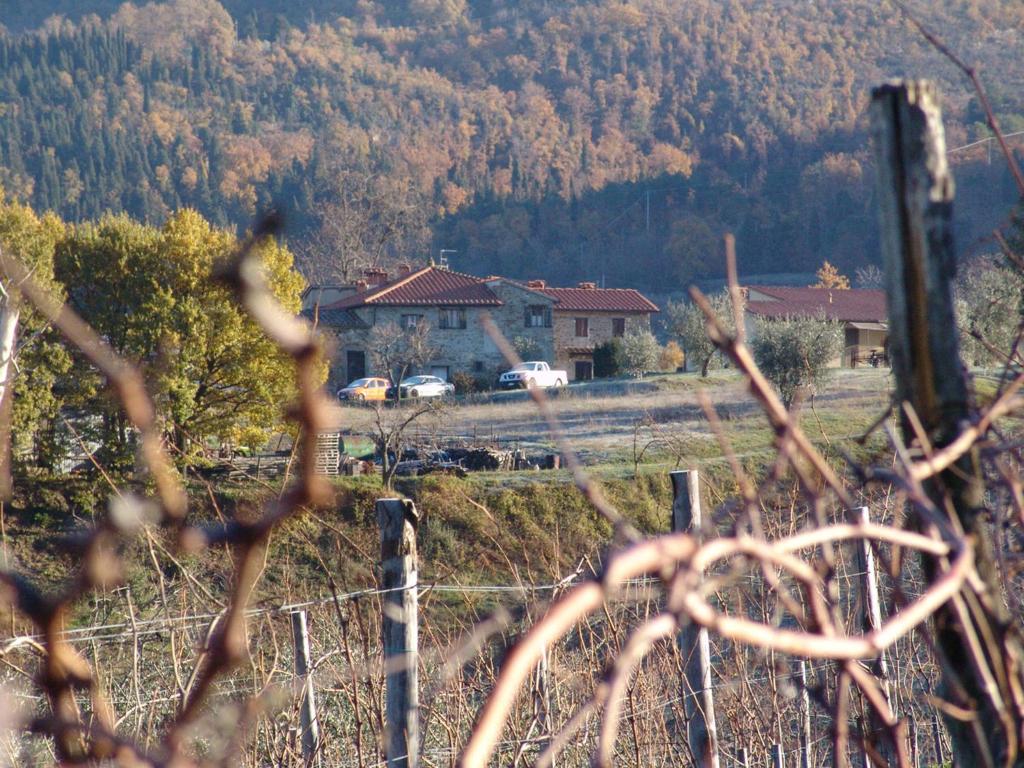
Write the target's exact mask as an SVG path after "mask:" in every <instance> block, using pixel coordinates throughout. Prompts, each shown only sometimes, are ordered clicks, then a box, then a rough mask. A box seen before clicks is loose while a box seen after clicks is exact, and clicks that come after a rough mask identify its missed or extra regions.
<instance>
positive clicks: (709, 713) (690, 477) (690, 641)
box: [669, 469, 720, 768]
mask: <svg viewBox="0 0 1024 768" xmlns="http://www.w3.org/2000/svg"><path fill="white" fill-rule="evenodd" d="M669 476H670V477H671V478H672V530H673V531H674V532H677V533H679V532H688V533H691V534H693V535H694V536H696V537H697V538H698V539H700V538H702V536H701V523H702V520H701V509H700V476H699V474H698V473H697V470H695V469H693V470H680V471H676V472H671V473H669ZM677 642H678V644H679V653H680V654H681V655H682V657H683V664H684V666H683V677H684V680H683V702H684V704H685V706H686V724H687V733H688V737H687V738H688V741H689V744H690V752H691V753H692V754H693V757H694V759H695V760H697V761H698V763H699V764H700V765H701V766H707V768H719V765H720V763H719V758H718V730H717V728H716V725H715V698H714V693H713V691H712V688H711V642H710V640H709V639H708V631H707V629H705V628H704V627H698V626H697V625H695V624H693V623H692V622H690V623H687V624H686V626H685V627H683V629H682V630H681V631H680V632H679V637H678V639H677Z"/></svg>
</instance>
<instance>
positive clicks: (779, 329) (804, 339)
mask: <svg viewBox="0 0 1024 768" xmlns="http://www.w3.org/2000/svg"><path fill="white" fill-rule="evenodd" d="M750 346H751V349H752V351H753V353H754V359H755V360H756V361H757V365H758V367H759V368H760V369H761V372H762V373H763V374H764V375H765V377H766V378H767V379H768V380H769V381H770V382H771V383H772V384H774V385H775V388H776V389H778V390H779V395H780V396H781V397H782V402H783V403H785V405H786V407H787V408H788V407H789V406H790V405H792V404H793V400H794V399H795V398H796V396H797V394H799V393H800V392H801V391H807V392H810V393H811V394H813V393H814V392H815V391H816V390H817V389H818V388H820V387H821V386H822V384H823V383H824V381H825V379H826V378H827V377H828V374H829V371H830V369H829V363H831V362H832V361H833V360H835V359H836V358H837V357H838V356H839V355H840V354H841V352H842V348H843V329H842V326H841V325H840V324H839V323H836V322H832V321H829V320H825V319H824V318H822V317H790V318H780V319H777V320H763V319H759V320H758V321H757V324H756V326H755V334H754V338H753V339H752V340H751V343H750Z"/></svg>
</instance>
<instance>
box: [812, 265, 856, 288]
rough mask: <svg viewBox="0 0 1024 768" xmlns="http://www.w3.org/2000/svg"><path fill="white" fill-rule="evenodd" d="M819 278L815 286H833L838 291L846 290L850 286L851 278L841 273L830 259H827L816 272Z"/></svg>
mask: <svg viewBox="0 0 1024 768" xmlns="http://www.w3.org/2000/svg"><path fill="white" fill-rule="evenodd" d="M815 274H816V275H817V278H818V282H816V283H815V284H814V285H813V286H812V287H813V288H831V289H833V290H836V291H846V290H849V288H850V278H848V277H847V276H846V275H843V274H840V272H839V270H838V269H836V268H835V267H834V266H832V264H830V263H829V262H828V261H825V262H824V263H823V264H822V265H821V267H820V268H819V269H818V271H817V272H816V273H815Z"/></svg>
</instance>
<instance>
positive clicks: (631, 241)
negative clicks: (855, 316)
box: [0, 0, 1024, 285]
mask: <svg viewBox="0 0 1024 768" xmlns="http://www.w3.org/2000/svg"><path fill="white" fill-rule="evenodd" d="M72 5H73V6H74V10H75V11H76V16H75V17H73V18H78V19H81V17H82V12H84V11H86V10H93V11H97V12H99V13H106V14H107V15H106V16H105V17H104V19H103V20H102V21H96V20H95V18H92V19H90V18H85V19H84V20H79V21H71V20H67V19H65V20H64V21H58V20H52V19H51V20H50V21H49V22H48V23H47V25H46V27H45V28H44V29H42V30H39V31H34V32H32V31H28V32H21V33H18V34H8V35H7V36H5V37H3V38H0V111H2V113H3V114H4V115H5V117H6V119H5V120H3V121H0V168H2V171H0V180H2V182H3V185H4V187H5V188H6V189H7V190H8V191H9V192H11V193H13V194H15V195H17V196H20V197H23V198H25V199H27V200H29V201H31V202H32V204H33V205H35V206H36V207H37V208H52V209H56V210H58V211H59V212H60V213H61V214H62V215H63V216H65V217H67V218H71V219H80V218H91V217H96V216H98V215H100V214H101V213H102V212H104V211H106V210H128V211H130V212H131V213H133V214H134V215H136V216H139V217H142V218H145V219H149V220H160V219H162V218H163V217H165V216H166V215H167V213H168V212H169V211H171V210H173V209H175V208H177V207H180V206H182V205H189V206H194V207H197V208H199V209H200V210H201V211H203V212H204V213H205V214H207V215H208V216H210V217H211V218H213V219H214V220H216V221H220V222H234V223H235V224H237V225H239V226H245V225H247V224H248V223H249V222H250V221H251V218H252V216H253V215H254V214H255V212H256V211H258V210H261V209H265V208H267V207H270V206H271V205H274V206H276V207H278V208H281V209H283V210H284V211H285V212H286V213H289V214H290V219H289V220H290V221H291V224H292V227H293V229H292V237H293V238H294V239H296V240H297V241H299V242H300V243H302V244H305V243H306V240H307V239H308V238H309V236H310V235H311V234H313V233H319V235H320V236H319V237H314V238H313V239H312V240H313V242H314V244H315V245H319V248H317V247H313V245H311V246H310V247H309V249H308V250H310V252H311V255H310V260H311V261H312V260H314V257H315V255H316V254H315V252H317V251H319V252H320V253H323V252H327V253H336V252H338V251H339V250H344V251H347V252H353V253H355V254H356V255H358V256H361V257H362V258H364V259H365V258H374V257H376V256H377V253H378V252H380V253H383V254H388V253H390V254H393V255H399V254H401V255H404V256H408V255H409V254H423V255H425V254H426V253H427V252H428V250H427V249H428V247H429V245H430V243H431V242H433V247H434V248H437V247H442V246H443V247H446V248H451V249H454V250H456V251H457V255H456V256H455V257H454V261H455V263H456V266H458V267H460V268H464V269H468V270H472V271H476V272H480V273H485V272H503V273H507V274H510V275H513V276H523V277H525V276H542V277H547V278H549V279H552V280H559V281H568V280H573V279H580V278H583V277H585V276H590V277H597V278H601V277H603V278H605V279H606V280H607V281H608V282H610V283H616V284H639V285H663V284H664V282H665V280H666V279H668V280H670V281H673V282H683V281H687V280H690V279H694V278H700V277H706V276H709V275H714V274H717V273H718V272H719V271H720V266H719V260H718V258H717V242H718V238H719V236H720V234H721V233H722V232H723V231H724V230H726V229H731V230H734V231H736V232H737V234H738V237H739V245H740V253H741V255H742V258H743V263H744V267H745V268H746V269H747V270H749V271H759V272H771V271H776V270H783V269H785V271H800V270H807V269H813V268H814V267H815V266H816V265H817V264H819V263H820V262H821V260H822V258H829V259H831V260H832V261H834V262H838V263H839V264H840V265H841V266H842V267H844V268H845V269H847V270H852V268H853V267H854V266H857V265H858V264H862V263H864V262H865V261H866V260H869V259H870V258H871V254H872V253H874V252H875V251H876V250H877V249H876V248H875V245H874V243H875V235H874V232H875V223H874V220H875V213H874V208H873V205H872V203H871V184H872V172H871V159H870V153H869V152H868V151H867V136H866V130H865V129H866V125H865V115H864V107H865V104H866V99H867V94H868V91H869V88H870V86H871V85H872V84H875V83H878V82H880V81H882V80H884V79H886V78H888V77H891V76H895V75H928V76H931V77H937V78H939V79H940V81H941V87H942V89H943V92H944V93H945V94H946V96H947V118H948V133H949V139H950V143H951V146H955V145H959V144H963V143H966V142H968V141H970V140H973V139H975V138H977V137H979V136H983V135H985V129H984V126H983V125H982V123H981V120H982V117H981V115H980V112H979V110H978V107H977V105H976V104H975V103H974V101H973V99H971V98H970V97H969V93H968V91H967V89H966V88H965V85H964V83H963V82H962V81H961V79H959V77H958V75H957V73H956V71H955V70H954V69H953V68H952V67H951V66H950V65H948V63H946V62H945V61H944V60H942V58H941V57H940V56H939V55H938V54H936V53H935V52H934V51H932V50H931V49H930V48H929V47H928V46H927V44H925V43H924V42H923V41H922V40H921V39H920V38H919V36H918V35H917V34H916V33H915V32H914V31H913V30H912V29H911V28H910V27H909V25H908V24H907V23H906V22H905V20H904V19H902V18H901V17H900V16H899V14H898V13H897V12H896V11H894V10H892V9H890V8H888V7H887V6H885V5H879V4H877V3H875V2H872V1H871V0H847V1H846V2H837V3H824V2H823V3H813V4H808V3H796V2H792V1H791V0H729V2H724V3H722V2H714V1H712V0H694V1H693V2H687V3H668V2H664V0H637V1H636V2H632V3H619V2H582V1H576V2H565V3H553V2H542V1H540V0H532V1H529V2H523V3H516V4H513V5H505V4H503V3H498V2H469V3H467V2H464V1H461V0H449V2H440V0H433V1H432V0H409V2H403V3H374V2H358V3H356V2H343V1H341V0H339V1H338V2H335V3H332V4H328V5H323V4H319V5H318V6H317V10H316V12H315V13H310V11H311V9H312V6H310V5H309V4H308V3H306V4H303V3H302V2H298V3H292V4H289V7H290V16H285V15H282V14H280V13H271V12H270V11H268V8H269V6H270V5H276V4H268V3H267V2H263V1H262V0H230V1H229V0H225V2H224V4H223V5H222V4H220V3H218V2H216V0H169V1H168V2H163V3H150V4H148V5H145V6H141V7H136V6H132V5H130V4H125V5H122V6H120V7H119V9H118V10H116V11H113V10H112V5H113V4H112V3H107V2H103V1H102V0H93V2H92V3H91V4H90V3H86V4H81V3H74V4H69V3H67V2H64V0H41V1H40V2H33V3H28V2H25V1H24V0H15V2H14V4H13V10H11V9H8V10H5V12H4V16H3V17H2V19H3V23H5V24H9V26H10V27H11V28H12V29H18V28H19V27H21V26H24V25H25V24H29V23H33V22H38V21H39V19H40V18H43V17H45V16H46V15H47V13H49V12H50V11H54V12H57V13H60V12H66V11H68V10H71V6H72ZM918 5H919V6H920V8H919V10H920V13H921V16H922V18H924V19H925V20H927V21H928V23H929V24H930V25H931V26H932V27H934V28H936V29H938V30H941V32H942V34H943V35H944V37H946V38H947V39H948V41H949V42H950V44H951V45H952V46H953V47H954V48H955V49H956V50H958V51H959V52H960V53H961V54H962V55H964V57H965V58H967V59H968V60H971V61H979V62H980V63H981V64H982V66H983V68H984V70H983V71H991V72H992V73H993V77H992V78H991V82H992V85H993V95H994V96H995V99H996V103H997V105H998V109H999V111H1000V114H1001V116H1002V117H1003V119H1004V122H1005V124H1006V126H1007V128H1008V129H1013V128H1015V127H1018V126H1024V117H1021V115H1024V107H1022V106H1021V104H1020V99H1019V97H1018V96H1017V94H1019V93H1020V92H1021V89H1020V84H1021V81H1022V79H1024V62H1021V61H1020V60H1019V59H1015V58H1012V57H1011V58H1007V57H1005V55H1004V54H1005V51H1007V50H1014V49H1015V48H1016V47H1017V46H1018V45H1019V44H1020V39H1021V30H1022V24H1024V21H1022V16H1024V11H1022V10H1021V6H1020V5H1019V4H1017V3H1010V2H996V1H995V0H957V1H956V2H950V3H946V4H943V7H940V8H933V7H931V6H930V4H923V3H919V4H918ZM111 14H112V15H111ZM335 14H340V15H335ZM310 18H312V19H314V20H315V21H313V22H311V21H309V19H310ZM962 157H963V158H964V159H965V163H964V164H963V166H962V167H961V168H960V169H958V170H959V172H960V189H961V202H960V210H961V212H962V213H963V214H964V215H963V217H962V218H963V219H964V220H965V221H967V222H970V226H968V227H966V228H965V231H964V239H965V241H966V242H973V241H974V240H975V238H976V236H977V234H978V233H983V232H986V231H988V230H990V229H991V227H992V226H994V225H995V224H997V223H998V221H999V219H998V216H999V215H1000V214H1001V212H1002V211H1003V210H1005V207H1006V205H1007V204H1008V202H1009V201H1011V200H1012V199H1013V190H1012V185H1011V184H1010V183H1009V179H1008V177H1007V175H1006V174H1005V173H1003V172H1002V171H1001V167H1000V165H999V164H995V165H993V166H988V165H983V164H982V163H979V162H977V161H976V158H979V157H982V158H983V157H984V148H981V154H980V155H979V154H978V153H975V154H974V155H973V158H972V155H971V154H970V153H966V154H965V155H964V156H962ZM972 159H975V161H973V162H972ZM342 220H343V221H344V222H346V223H345V225H344V226H342V227H340V229H341V230H342V231H340V232H339V231H338V230H339V226H338V224H337V222H338V221H342ZM319 266H320V267H321V269H320V273H321V274H322V273H323V272H324V270H323V269H322V267H323V264H322V263H321V264H319Z"/></svg>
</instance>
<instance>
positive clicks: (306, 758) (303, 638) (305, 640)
mask: <svg viewBox="0 0 1024 768" xmlns="http://www.w3.org/2000/svg"><path fill="white" fill-rule="evenodd" d="M291 618H292V644H293V646H294V648H295V677H296V679H297V680H300V681H301V682H302V703H301V704H300V706H299V723H300V729H301V735H302V762H303V765H305V766H307V767H308V766H312V765H316V764H319V762H320V754H319V753H320V723H319V722H318V721H317V718H316V695H315V691H314V688H313V670H312V664H311V662H310V658H309V630H308V628H307V626H306V612H305V611H293V612H292V617H291Z"/></svg>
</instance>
